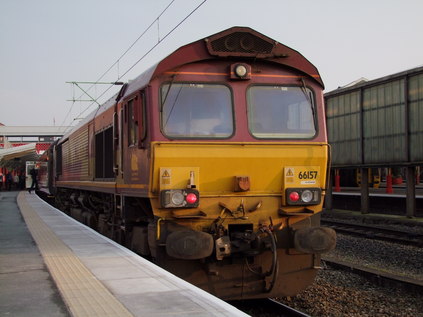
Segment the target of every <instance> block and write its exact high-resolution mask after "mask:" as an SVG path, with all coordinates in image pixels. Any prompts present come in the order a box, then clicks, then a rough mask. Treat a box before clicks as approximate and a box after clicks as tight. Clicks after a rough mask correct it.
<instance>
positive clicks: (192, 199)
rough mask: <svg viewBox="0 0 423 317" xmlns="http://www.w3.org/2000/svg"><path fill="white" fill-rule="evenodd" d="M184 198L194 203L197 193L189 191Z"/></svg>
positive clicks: (189, 202)
mask: <svg viewBox="0 0 423 317" xmlns="http://www.w3.org/2000/svg"><path fill="white" fill-rule="evenodd" d="M185 200H186V201H187V203H188V204H195V202H196V201H197V195H195V194H194V193H189V194H188V195H187V197H186V198H185Z"/></svg>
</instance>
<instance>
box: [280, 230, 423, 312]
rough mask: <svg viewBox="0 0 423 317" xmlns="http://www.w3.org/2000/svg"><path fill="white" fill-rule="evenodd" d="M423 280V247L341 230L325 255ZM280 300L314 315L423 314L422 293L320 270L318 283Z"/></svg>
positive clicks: (349, 274)
mask: <svg viewBox="0 0 423 317" xmlns="http://www.w3.org/2000/svg"><path fill="white" fill-rule="evenodd" d="M325 258H327V259H340V260H343V261H349V262H355V263H357V264H360V265H364V266H368V267H371V268H375V269H383V270H384V271H388V272H391V273H395V274H399V275H404V276H408V277H411V278H414V279H418V280H423V249H422V248H418V247H412V246H404V245H399V244H396V243H390V242H383V241H377V240H372V239H363V238H356V237H351V236H346V235H342V234H338V241H337V247H336V249H335V250H334V251H332V252H331V253H329V254H328V255H326V256H325ZM280 300H281V302H283V303H285V304H287V305H289V306H291V307H294V308H296V309H298V310H300V311H303V312H305V313H307V314H310V315H311V316H314V317H319V316H334V317H335V316H336V317H343V316H382V317H385V316H395V317H402V316H423V294H416V293H415V292H408V291H404V290H402V289H401V290H400V289H398V290H396V289H392V288H391V289H389V288H387V287H383V286H377V285H375V284H373V283H372V282H369V281H367V280H366V279H365V278H362V277H360V276H358V275H356V274H353V273H350V272H345V271H340V270H336V269H332V268H326V269H324V270H321V271H320V272H319V274H318V276H317V278H316V281H315V283H314V284H313V285H312V286H310V287H309V288H307V289H306V290H305V291H303V292H302V293H300V294H299V295H297V296H295V297H291V298H285V299H280Z"/></svg>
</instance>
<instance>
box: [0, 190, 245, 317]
mask: <svg viewBox="0 0 423 317" xmlns="http://www.w3.org/2000/svg"><path fill="white" fill-rule="evenodd" d="M0 195H2V196H0V197H4V198H3V199H2V200H1V199H0V210H3V205H4V204H5V203H6V201H4V200H5V199H6V197H7V196H3V195H7V194H3V192H1V193H0ZM7 199H9V198H7ZM7 199H6V200H7ZM11 199H13V198H11ZM17 201H18V205H19V208H20V211H21V212H22V215H23V217H24V219H25V221H26V224H27V226H28V228H29V229H30V232H31V234H32V236H33V238H34V240H35V241H36V243H37V246H38V248H39V250H40V252H41V254H42V257H43V261H44V263H45V266H46V267H47V268H48V271H49V272H50V274H51V276H52V279H53V280H54V283H55V284H56V285H57V289H59V291H60V294H61V297H62V298H63V299H64V300H63V301H64V303H65V305H66V307H67V308H68V310H69V312H70V314H71V315H72V316H90V317H91V316H247V315H246V314H244V313H243V312H241V311H239V310H238V309H236V308H234V307H233V306H231V305H229V304H227V303H226V302H224V301H221V300H220V299H218V298H216V297H214V296H213V295H211V294H209V293H207V292H205V291H203V290H201V289H199V288H197V287H195V286H193V285H191V284H189V283H187V282H185V281H183V280H181V279H179V278H178V277H176V276H174V275H172V274H170V273H169V272H167V271H165V270H163V269H161V268H159V267H157V266H155V265H154V264H153V263H151V262H149V261H147V260H145V259H143V258H141V257H140V256H138V255H137V254H135V253H133V252H131V251H130V250H128V249H126V248H124V247H122V246H120V245H118V244H117V243H115V242H114V241H112V240H110V239H108V238H105V237H103V236H101V235H100V234H98V233H97V232H95V231H93V230H92V229H90V228H88V227H86V226H84V225H82V224H80V223H78V222H77V221H75V220H74V219H72V218H70V217H68V216H66V215H65V214H63V213H62V212H60V211H58V210H57V209H55V208H53V207H51V206H50V205H48V204H47V203H45V202H44V201H42V200H41V199H40V198H39V197H38V196H36V195H35V194H29V193H27V192H20V193H19V195H18V197H17ZM12 213H15V214H16V213H17V212H16V210H15V211H12ZM18 217H19V215H18ZM18 235H19V234H18ZM27 236H28V234H27ZM17 241H18V240H17ZM16 243H18V242H16ZM14 249H17V246H11V250H14ZM14 252H15V251H14ZM21 253H22V252H21ZM22 263H23V261H22ZM36 265H38V267H40V263H39V262H38V264H36ZM42 265H43V263H41V267H43V266H42ZM7 266H8V267H10V266H13V264H12V265H7ZM2 267H3V265H2ZM5 267H6V266H5ZM41 271H42V270H41ZM44 273H45V274H47V277H46V279H47V280H49V277H48V273H47V272H46V271H45V269H44ZM7 283H8V285H13V282H12V281H10V280H9V281H8V282H7ZM50 287H51V288H52V289H54V285H53V286H51V285H50ZM7 288H9V287H7ZM0 289H3V285H2V286H1V288H0ZM22 294H23V293H19V291H18V292H17V293H16V295H17V297H18V298H21V300H23V299H22V297H23V296H22ZM54 294H56V295H54ZM4 296H5V297H4V298H6V297H7V296H9V295H7V296H6V295H4ZM0 297H2V298H3V294H2V293H0ZM50 299H51V301H52V302H53V303H54V304H56V306H57V308H56V310H57V311H58V312H59V313H62V314H63V315H65V316H66V311H63V307H64V305H63V302H60V297H59V296H57V291H56V293H53V294H52V295H51V296H50ZM5 301H6V300H1V299H0V303H1V305H3V302H5ZM0 308H1V311H3V306H0ZM36 315H37V314H36V313H34V314H31V316H36ZM42 315H44V316H63V315H53V314H49V313H45V314H42ZM0 316H3V315H0ZM4 316H6V315H4ZM11 316H14V315H11ZM22 316H24V315H22Z"/></svg>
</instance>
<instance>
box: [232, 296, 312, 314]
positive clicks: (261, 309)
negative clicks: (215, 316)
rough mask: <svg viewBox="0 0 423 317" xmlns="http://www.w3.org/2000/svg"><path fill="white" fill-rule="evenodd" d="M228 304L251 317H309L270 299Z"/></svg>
mask: <svg viewBox="0 0 423 317" xmlns="http://www.w3.org/2000/svg"><path fill="white" fill-rule="evenodd" d="M229 304H231V305H232V306H235V307H236V308H238V309H240V310H242V311H243V312H245V313H246V314H249V315H251V316H253V317H262V316H263V317H270V316H272V317H310V315H307V314H305V313H303V312H300V311H298V310H296V309H294V308H292V307H289V306H287V305H285V304H283V303H280V302H278V301H277V300H274V299H271V298H263V299H251V300H243V301H230V302H229Z"/></svg>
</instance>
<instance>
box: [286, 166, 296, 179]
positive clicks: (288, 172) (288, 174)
mask: <svg viewBox="0 0 423 317" xmlns="http://www.w3.org/2000/svg"><path fill="white" fill-rule="evenodd" d="M286 176H287V177H293V176H294V172H293V171H292V169H290V168H288V171H287V172H286Z"/></svg>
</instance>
